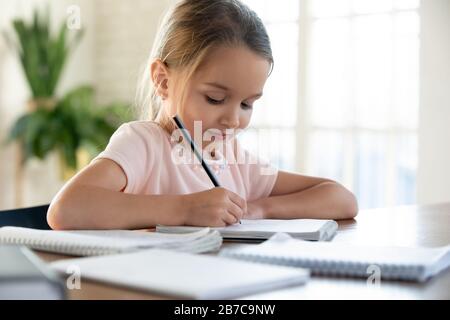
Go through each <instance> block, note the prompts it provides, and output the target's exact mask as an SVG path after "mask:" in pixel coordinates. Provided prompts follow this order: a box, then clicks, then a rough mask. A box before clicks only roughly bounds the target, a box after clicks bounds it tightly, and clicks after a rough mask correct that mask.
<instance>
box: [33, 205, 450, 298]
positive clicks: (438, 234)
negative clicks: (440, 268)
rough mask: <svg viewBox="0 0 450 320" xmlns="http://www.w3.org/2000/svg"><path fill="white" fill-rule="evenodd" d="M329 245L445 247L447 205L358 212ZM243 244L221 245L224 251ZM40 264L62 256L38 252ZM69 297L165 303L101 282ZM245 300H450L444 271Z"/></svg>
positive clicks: (319, 281) (326, 284)
mask: <svg viewBox="0 0 450 320" xmlns="http://www.w3.org/2000/svg"><path fill="white" fill-rule="evenodd" d="M333 241H335V242H347V243H355V244H367V245H398V246H424V247H435V246H442V245H447V244H450V203H445V204H438V205H427V206H401V207H394V208H383V209H373V210H364V211H361V212H360V213H359V214H358V216H357V217H356V219H354V220H343V221H339V230H338V232H337V235H336V237H335V238H334V239H333ZM240 245H243V244H236V243H224V247H231V246H240ZM38 254H39V256H40V257H41V258H43V259H44V260H46V261H55V260H59V259H66V258H68V257H67V256H62V255H56V254H49V253H43V252H39V253H38ZM68 297H69V299H167V298H170V297H163V296H160V295H155V294H149V293H146V292H139V291H136V290H130V289H127V288H120V287H116V286H111V285H107V284H101V283H95V282H92V281H88V280H82V281H81V289H79V290H76V289H75V290H68ZM244 298H245V299H450V269H448V270H447V271H445V272H443V273H441V274H440V275H439V276H437V277H434V278H432V279H431V280H430V281H428V282H427V283H424V284H419V283H413V282H401V281H384V280H381V283H380V285H379V286H374V285H368V284H367V280H366V279H350V278H330V277H312V278H311V280H310V281H309V282H308V283H307V284H306V285H303V286H297V287H291V288H286V289H282V290H276V291H271V292H266V293H261V294H257V295H252V296H247V297H244Z"/></svg>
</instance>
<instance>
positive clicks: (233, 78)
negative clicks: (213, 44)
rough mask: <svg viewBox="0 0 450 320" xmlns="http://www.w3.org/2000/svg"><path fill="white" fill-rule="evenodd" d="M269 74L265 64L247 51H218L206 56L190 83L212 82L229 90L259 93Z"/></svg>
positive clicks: (236, 48) (266, 62)
mask: <svg viewBox="0 0 450 320" xmlns="http://www.w3.org/2000/svg"><path fill="white" fill-rule="evenodd" d="M269 71H270V63H269V61H268V60H267V59H266V58H264V57H262V56H261V55H258V54H257V53H255V52H253V51H251V50H250V49H248V48H245V47H218V48H215V49H213V50H212V51H211V52H210V53H209V54H208V55H207V56H206V58H205V60H204V61H203V63H202V64H201V65H200V66H199V68H198V70H197V71H196V72H195V74H194V76H193V81H195V82H196V83H198V84H201V83H207V82H215V83H220V84H221V85H224V86H226V87H228V88H230V90H235V91H245V92H247V91H251V93H257V92H260V91H262V88H263V87H264V83H265V82H266V80H267V77H268V74H269ZM253 91H254V92H253ZM247 93H248V92H247Z"/></svg>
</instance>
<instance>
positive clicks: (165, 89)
mask: <svg viewBox="0 0 450 320" xmlns="http://www.w3.org/2000/svg"><path fill="white" fill-rule="evenodd" d="M150 77H151V79H152V82H153V85H154V86H155V88H156V94H157V95H159V96H160V97H161V99H163V100H165V99H167V97H168V96H169V69H168V67H167V65H166V64H165V63H164V62H162V61H161V60H160V59H156V60H155V61H153V63H152V64H151V67H150Z"/></svg>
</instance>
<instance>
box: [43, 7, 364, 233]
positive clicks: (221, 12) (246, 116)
mask: <svg viewBox="0 0 450 320" xmlns="http://www.w3.org/2000/svg"><path fill="white" fill-rule="evenodd" d="M272 66H273V58H272V52H271V47H270V41H269V38H268V35H267V33H266V30H265V28H264V25H263V24H262V22H261V20H260V19H259V18H258V16H257V15H256V14H255V13H254V12H253V11H252V10H250V9H249V8H248V7H247V6H245V5H243V4H242V3H240V2H239V1H238V0H184V1H181V2H179V3H178V4H177V5H176V6H175V7H174V8H173V9H172V11H171V12H169V13H168V15H166V18H165V19H164V21H163V23H162V25H161V27H160V30H159V33H158V36H157V38H156V40H155V44H154V46H153V50H152V54H151V56H150V59H149V64H148V68H147V69H146V71H145V76H144V77H143V84H144V86H145V87H146V88H148V89H147V91H146V92H143V93H142V96H143V97H144V102H143V104H142V105H143V107H144V108H147V109H150V110H149V111H150V113H151V115H152V121H134V122H131V123H127V124H124V125H122V126H121V127H120V128H119V129H118V130H117V131H116V132H115V133H114V135H113V136H112V137H111V140H110V142H109V144H108V146H107V148H106V150H105V151H104V152H102V153H101V154H99V155H98V156H97V157H96V158H95V159H94V160H93V161H92V162H91V164H90V165H89V166H87V167H86V168H85V169H84V170H82V171H81V172H79V173H78V174H77V175H76V176H75V177H73V178H72V179H71V180H70V181H69V182H68V183H67V184H66V185H65V186H64V188H62V190H61V191H60V192H59V193H58V194H57V195H56V196H55V198H54V199H53V201H52V203H51V205H50V208H49V211H48V223H49V224H50V226H51V227H52V228H54V229H138V228H148V227H150V226H155V225H156V224H164V225H194V226H225V225H229V224H233V223H236V222H237V221H239V220H240V219H243V218H244V219H259V218H277V219H292V218H319V219H322V218H323V219H347V218H353V217H354V216H355V215H356V213H357V203H356V200H355V197H354V196H353V194H352V193H351V192H349V191H348V190H346V189H345V188H344V187H343V186H341V185H339V184H338V183H336V182H334V181H331V180H328V179H321V178H314V177H307V176H303V175H299V174H294V173H288V172H284V171H278V170H277V169H275V168H274V167H273V166H271V165H269V164H267V163H264V162H262V161H260V159H259V158H257V157H254V156H252V155H251V154H250V153H248V152H247V151H246V150H243V149H242V148H241V147H240V145H239V143H237V142H236V139H235V138H236V130H241V129H244V128H246V127H247V126H248V124H249V122H250V118H251V115H252V108H253V103H254V102H255V100H257V99H258V98H260V97H261V96H262V94H263V88H264V84H265V82H266V80H267V78H268V76H269V74H270V71H271V69H272ZM274 107H276V106H274ZM175 114H177V115H178V116H179V117H180V118H181V119H182V120H183V122H184V124H185V126H186V129H187V130H188V132H189V133H190V135H191V136H192V137H194V139H195V140H196V141H197V146H198V147H199V148H201V149H202V150H203V151H204V153H203V154H204V155H205V154H208V155H210V157H209V158H208V157H206V158H207V160H209V161H207V163H209V164H210V166H211V167H212V168H213V169H215V170H216V174H217V177H218V180H219V181H220V183H221V187H216V188H212V184H211V181H210V179H209V178H208V176H207V175H206V173H205V172H204V170H203V169H202V167H201V166H200V165H199V164H198V163H192V162H191V161H187V160H188V158H189V157H184V158H183V157H181V158H179V157H178V155H180V154H184V155H185V156H186V155H189V152H188V151H189V148H187V149H186V148H185V146H186V144H185V142H184V141H182V139H177V136H175V134H174V133H175V129H176V127H175V125H174V122H173V120H172V116H174V115H175ZM211 131H212V132H213V133H214V134H213V135H212V136H214V138H212V136H211V134H210V133H211ZM208 134H209V135H208ZM199 136H200V141H199V139H198V137H199ZM174 137H175V138H174ZM220 143H221V144H222V146H223V148H219V147H218V145H219V144H220ZM180 159H181V160H182V161H179V160H180ZM191 159H192V158H191ZM236 160H238V161H236Z"/></svg>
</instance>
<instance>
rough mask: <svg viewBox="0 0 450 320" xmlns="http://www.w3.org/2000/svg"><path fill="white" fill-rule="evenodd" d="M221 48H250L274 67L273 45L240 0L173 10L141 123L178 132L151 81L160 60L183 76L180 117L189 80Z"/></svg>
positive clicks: (144, 91) (204, 1)
mask: <svg viewBox="0 0 450 320" xmlns="http://www.w3.org/2000/svg"><path fill="white" fill-rule="evenodd" d="M222 45H226V46H239V45H243V46H246V47H247V48H249V49H250V50H252V51H254V52H255V53H257V54H259V55H261V56H262V57H264V58H266V59H267V60H268V61H269V62H270V64H271V69H272V68H273V63H274V62H273V56H272V50H271V46H270V40H269V36H268V35H267V31H266V29H265V27H264V24H263V23H262V21H261V19H260V18H259V17H258V16H257V15H256V13H255V12H254V11H252V10H251V9H249V8H248V7H247V6H246V5H244V4H242V3H241V2H240V1H238V0H182V1H179V2H178V3H177V4H176V5H175V6H173V7H172V8H171V9H170V10H169V11H168V12H167V13H166V15H165V16H164V18H163V20H162V21H161V24H160V26H159V28H158V32H157V35H156V38H155V41H154V43H153V47H152V51H151V54H150V57H149V59H148V61H147V65H146V67H145V70H143V75H142V77H141V79H140V83H139V84H138V92H137V99H138V101H137V107H138V108H139V109H140V110H141V118H143V119H150V120H154V121H157V122H159V124H160V125H161V126H162V127H163V128H165V129H166V130H167V131H168V132H169V133H171V132H172V130H173V129H174V126H173V123H172V121H171V119H170V116H169V115H168V114H167V110H164V108H162V100H161V98H160V97H159V96H158V95H157V88H156V87H155V86H154V84H153V81H152V79H151V77H150V76H151V75H150V66H151V64H152V63H153V62H154V61H155V60H156V59H160V60H161V61H162V62H163V63H164V64H165V65H166V66H167V67H168V68H169V69H170V70H176V71H177V72H179V76H180V77H177V79H179V80H178V81H177V82H178V83H177V84H176V86H177V87H178V88H179V90H178V91H177V97H176V98H175V101H176V110H177V113H178V114H180V112H181V111H182V107H183V104H184V99H185V96H186V87H187V83H188V81H189V79H190V78H191V77H192V75H193V74H194V73H195V71H196V70H197V69H198V67H199V66H200V65H201V63H202V62H203V61H204V59H205V57H206V56H207V54H208V53H209V52H210V51H211V50H212V49H213V48H215V47H218V46H222ZM269 74H270V73H269Z"/></svg>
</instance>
